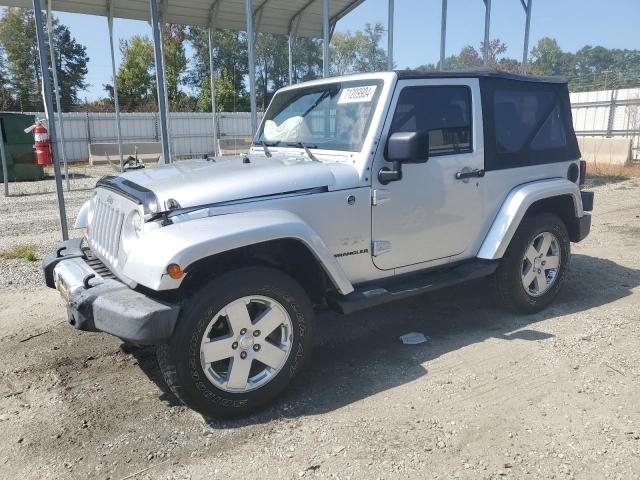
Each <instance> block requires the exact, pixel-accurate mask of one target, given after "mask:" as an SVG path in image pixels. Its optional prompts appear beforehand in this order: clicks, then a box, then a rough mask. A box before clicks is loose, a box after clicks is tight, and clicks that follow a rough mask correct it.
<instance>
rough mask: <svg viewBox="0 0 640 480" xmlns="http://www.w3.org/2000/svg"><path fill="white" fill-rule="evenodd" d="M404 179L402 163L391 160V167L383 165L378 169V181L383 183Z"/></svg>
mask: <svg viewBox="0 0 640 480" xmlns="http://www.w3.org/2000/svg"><path fill="white" fill-rule="evenodd" d="M398 180H402V163H401V162H391V168H389V167H382V168H381V169H380V170H378V181H379V182H380V183H381V184H382V185H386V184H388V183H391V182H396V181H398Z"/></svg>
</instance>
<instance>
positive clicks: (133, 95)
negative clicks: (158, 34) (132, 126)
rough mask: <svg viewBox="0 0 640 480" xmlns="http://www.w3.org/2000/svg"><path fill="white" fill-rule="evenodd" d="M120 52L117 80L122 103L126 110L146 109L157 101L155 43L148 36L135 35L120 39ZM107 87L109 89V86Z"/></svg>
mask: <svg viewBox="0 0 640 480" xmlns="http://www.w3.org/2000/svg"><path fill="white" fill-rule="evenodd" d="M120 52H121V53H122V63H121V64H120V68H119V69H118V73H117V80H116V81H117V82H118V95H119V100H120V105H122V109H123V110H124V111H136V110H140V109H142V110H145V108H144V107H145V106H146V105H149V104H150V103H153V102H155V91H156V81H155V76H154V75H155V74H154V59H153V43H151V40H149V38H148V37H147V36H144V35H143V36H141V35H135V36H133V37H131V39H129V40H121V41H120ZM105 88H106V89H107V90H108V91H109V86H105ZM112 90H113V87H111V89H110V91H111V93H112V94H113V91H112Z"/></svg>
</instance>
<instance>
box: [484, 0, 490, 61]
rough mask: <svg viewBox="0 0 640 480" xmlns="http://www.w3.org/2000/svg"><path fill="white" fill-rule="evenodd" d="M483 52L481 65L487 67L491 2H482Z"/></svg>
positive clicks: (485, 0)
mask: <svg viewBox="0 0 640 480" xmlns="http://www.w3.org/2000/svg"><path fill="white" fill-rule="evenodd" d="M484 6H485V11H484V51H483V52H482V56H483V62H482V63H483V65H484V66H485V67H486V66H487V65H489V26H490V25H491V0H484Z"/></svg>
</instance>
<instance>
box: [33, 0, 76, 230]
mask: <svg viewBox="0 0 640 480" xmlns="http://www.w3.org/2000/svg"><path fill="white" fill-rule="evenodd" d="M33 16H34V18H35V21H36V38H37V40H38V57H39V59H40V72H42V100H43V102H44V111H45V114H46V116H47V120H48V123H49V137H50V138H51V143H52V144H53V145H57V139H58V137H57V135H56V122H55V118H54V117H53V102H52V101H51V83H49V75H48V72H49V62H48V61H47V53H46V46H45V42H44V25H43V23H42V4H41V3H40V0H33ZM51 155H52V156H53V172H54V175H55V178H56V193H57V194H58V211H59V213H60V229H61V230H62V240H68V239H69V229H68V228H67V212H66V209H65V206H64V193H63V192H62V178H61V176H60V158H59V157H58V149H57V148H52V149H51Z"/></svg>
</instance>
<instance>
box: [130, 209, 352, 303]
mask: <svg viewBox="0 0 640 480" xmlns="http://www.w3.org/2000/svg"><path fill="white" fill-rule="evenodd" d="M280 239H294V240H298V241H300V242H301V243H302V244H304V245H305V246H306V248H308V249H309V251H310V252H311V253H312V254H313V256H314V257H315V258H316V260H317V261H318V262H319V264H320V265H321V266H322V268H323V269H324V271H325V272H326V274H327V276H328V277H329V279H330V280H331V282H332V283H333V285H334V286H335V287H336V289H337V290H338V291H339V292H340V293H341V294H343V295H346V294H348V293H351V292H352V291H353V285H352V284H351V282H350V281H349V279H348V278H347V276H346V274H345V273H344V270H343V269H342V267H341V266H340V264H339V263H338V262H337V260H336V258H335V257H334V255H333V254H332V253H331V251H330V250H329V249H328V248H327V246H326V245H325V243H324V242H323V241H322V239H321V238H320V236H319V235H318V234H317V233H316V232H315V231H314V230H313V229H312V228H311V227H310V226H309V225H308V224H307V223H306V222H305V221H304V220H302V219H301V218H300V217H298V216H297V215H295V214H293V213H291V212H288V211H284V210H260V211H253V212H243V213H233V214H227V215H218V216H212V217H206V218H200V219H197V220H190V221H186V222H179V223H175V224H173V225H169V226H166V227H162V228H159V229H157V230H153V231H151V232H149V234H148V235H146V234H145V236H144V237H143V238H142V239H141V240H140V241H139V243H138V244H137V245H136V246H135V247H133V249H132V251H131V252H130V253H129V255H128V257H127V261H126V262H125V264H124V267H123V272H122V273H123V274H124V275H125V276H126V277H128V278H131V279H133V280H135V281H136V282H137V283H140V284H142V285H144V286H146V287H148V288H151V289H153V290H169V289H175V288H178V287H179V286H180V284H181V281H182V279H180V280H175V279H172V278H171V277H169V275H167V273H166V268H167V265H169V264H171V263H177V264H178V265H180V266H181V267H182V269H183V270H184V269H186V268H188V267H189V265H191V264H193V263H194V262H197V261H198V260H201V259H203V258H206V257H211V256H213V255H216V254H220V253H224V252H227V251H230V250H234V249H236V248H240V247H246V246H250V245H255V244H258V243H263V242H268V241H271V240H280Z"/></svg>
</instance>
